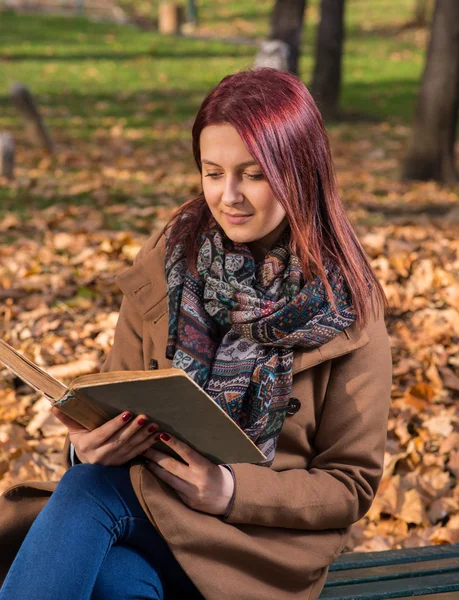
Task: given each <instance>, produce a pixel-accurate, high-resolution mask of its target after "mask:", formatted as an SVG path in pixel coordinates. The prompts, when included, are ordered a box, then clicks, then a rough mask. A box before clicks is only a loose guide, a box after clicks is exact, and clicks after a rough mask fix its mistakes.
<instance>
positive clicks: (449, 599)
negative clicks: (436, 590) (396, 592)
mask: <svg viewBox="0 0 459 600" xmlns="http://www.w3.org/2000/svg"><path fill="white" fill-rule="evenodd" d="M458 597H459V595H458V593H457V592H444V593H443V594H429V595H427V596H425V595H424V594H423V595H422V596H416V600H457V599H458ZM409 598H413V596H403V597H402V598H400V599H398V600H408V599H409Z"/></svg>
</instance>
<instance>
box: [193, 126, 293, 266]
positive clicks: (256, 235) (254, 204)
mask: <svg viewBox="0 0 459 600" xmlns="http://www.w3.org/2000/svg"><path fill="white" fill-rule="evenodd" d="M200 150H201V162H202V188H203V191H204V196H205V199H206V202H207V204H208V205H209V209H210V211H211V213H212V215H213V216H214V218H215V220H216V221H217V223H218V224H219V225H220V226H221V227H222V229H223V231H224V232H225V233H226V235H227V236H228V237H229V238H230V239H231V240H233V242H238V243H244V244H248V245H249V247H250V249H251V251H252V254H253V255H254V257H255V260H261V259H262V258H263V257H264V255H265V254H266V252H267V251H268V250H269V248H271V246H272V245H273V243H274V242H275V241H276V240H277V239H278V238H279V236H280V234H281V233H282V231H283V230H284V229H285V227H286V225H287V217H286V213H285V210H284V209H283V208H282V206H281V205H280V204H279V202H278V201H277V200H276V198H275V197H274V194H273V192H272V190H271V188H270V186H269V184H268V182H267V181H266V179H265V178H264V176H263V173H262V171H261V169H260V167H259V166H258V164H257V163H256V162H255V161H254V159H253V157H252V155H251V154H250V153H249V151H248V150H247V148H246V147H245V145H244V142H243V141H242V139H241V137H240V135H239V134H238V132H237V131H236V129H235V128H234V127H233V126H232V125H229V124H224V125H209V126H207V127H205V128H204V129H203V130H202V132H201V137H200Z"/></svg>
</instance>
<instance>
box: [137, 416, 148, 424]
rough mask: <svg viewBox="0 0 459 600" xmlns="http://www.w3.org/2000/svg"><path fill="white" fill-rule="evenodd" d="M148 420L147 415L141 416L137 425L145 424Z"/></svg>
mask: <svg viewBox="0 0 459 600" xmlns="http://www.w3.org/2000/svg"><path fill="white" fill-rule="evenodd" d="M146 422H147V420H146V418H145V417H140V419H139V420H138V421H137V425H143V424H144V423H146Z"/></svg>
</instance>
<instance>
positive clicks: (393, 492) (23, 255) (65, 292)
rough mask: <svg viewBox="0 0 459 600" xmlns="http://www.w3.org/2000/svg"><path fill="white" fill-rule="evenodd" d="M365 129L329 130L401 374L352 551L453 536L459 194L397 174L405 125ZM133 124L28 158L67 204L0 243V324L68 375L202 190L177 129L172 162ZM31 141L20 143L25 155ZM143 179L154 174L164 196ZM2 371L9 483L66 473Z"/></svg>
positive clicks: (37, 408) (2, 438)
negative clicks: (129, 275)
mask: <svg viewBox="0 0 459 600" xmlns="http://www.w3.org/2000/svg"><path fill="white" fill-rule="evenodd" d="M359 127H360V126H359V125H356V126H354V125H353V126H352V130H351V129H350V127H349V126H347V125H343V126H341V127H337V128H336V129H334V130H333V131H332V132H331V137H332V144H333V148H334V153H335V157H336V163H337V167H338V172H339V181H340V186H341V191H342V194H343V198H344V200H345V202H346V206H347V209H348V213H349V215H350V217H351V219H352V221H353V224H354V226H355V228H356V230H357V233H358V236H359V238H360V240H361V241H362V244H363V246H364V248H365V250H366V251H367V253H368V255H369V256H370V259H371V262H372V266H373V268H374V270H375V271H376V273H377V275H378V277H379V279H380V281H381V283H382V285H383V287H384V289H385V292H386V294H387V296H388V299H389V302H390V307H391V309H390V313H389V314H388V315H387V319H386V322H387V327H388V332H389V336H390V341H391V347H392V352H393V376H394V377H393V389H392V402H391V410H390V415H389V423H388V432H387V446H386V454H385V460H384V474H383V478H382V480H381V484H380V487H379V490H378V493H377V495H376V498H375V500H374V502H373V505H372V507H371V508H370V510H369V511H368V513H367V514H366V515H365V516H364V517H363V518H362V519H361V520H360V521H359V522H357V523H355V524H354V525H353V527H352V530H351V538H350V541H349V543H348V549H349V550H361V551H375V550H387V549H390V548H400V547H406V548H410V547H417V546H424V545H431V544H443V543H454V542H456V541H459V485H458V477H459V410H458V405H457V404H458V403H457V400H458V398H459V241H458V240H459V219H458V218H457V216H455V215H456V214H457V207H458V194H457V191H456V190H448V189H445V188H442V187H440V186H438V185H436V184H433V183H427V184H420V183H412V184H405V183H401V182H399V181H397V180H396V178H394V176H393V164H395V163H396V162H397V160H398V153H399V152H401V150H402V149H403V143H404V141H406V136H407V135H408V133H409V129H408V128H406V127H405V126H402V125H393V126H388V125H387V124H380V125H366V126H365V129H359ZM166 129H167V128H165V129H164V133H166ZM354 129H355V131H354ZM134 133H135V132H134V130H130V131H129V128H128V127H126V124H125V123H123V122H122V120H116V119H115V120H112V121H111V122H110V124H108V123H107V130H101V131H100V134H98V135H96V136H95V137H94V138H93V139H92V140H91V143H90V144H88V145H87V146H86V147H85V152H83V153H78V152H77V151H76V150H75V148H72V149H71V150H70V149H68V148H66V147H65V140H63V139H61V140H60V143H61V144H62V146H63V151H62V152H61V153H60V154H59V157H58V158H57V163H51V162H50V161H49V160H48V159H46V160H45V159H42V162H40V161H38V160H37V157H36V156H35V155H33V156H34V157H35V158H34V160H35V162H34V164H35V165H37V166H36V168H35V173H34V174H33V176H34V177H35V180H34V181H35V183H34V184H33V185H31V180H30V178H31V177H32V176H31V174H30V171H28V172H27V173H26V172H25V170H24V171H22V172H21V170H19V179H18V181H16V182H13V183H11V184H8V185H11V186H12V188H14V189H17V190H20V189H24V186H25V187H26V189H27V190H28V193H30V194H32V195H33V194H35V195H37V196H40V197H47V195H48V197H49V198H54V199H56V200H55V202H54V203H53V204H52V205H51V206H48V207H45V208H41V209H36V210H35V209H34V210H30V211H27V210H26V211H25V212H24V213H22V214H20V213H19V212H18V213H17V214H16V212H14V211H13V210H12V209H11V210H9V211H8V212H7V213H6V214H4V216H3V218H2V219H0V233H1V235H2V236H4V237H5V240H6V239H7V240H8V241H7V242H4V243H3V244H2V245H1V246H0V298H2V303H1V304H0V328H1V331H0V335H1V336H2V337H4V338H5V339H6V340H7V341H8V342H10V343H11V344H12V345H13V346H15V347H16V348H18V349H20V350H21V351H22V352H23V353H24V354H25V355H26V356H28V357H30V358H31V359H32V360H34V361H35V362H36V363H37V364H39V365H40V366H42V367H43V368H45V369H46V370H48V371H49V372H50V373H51V374H53V375H54V376H56V377H57V378H58V379H62V380H63V381H64V382H65V383H69V382H70V380H71V379H73V378H74V377H76V376H78V375H80V374H83V373H91V372H96V371H98V369H99V368H100V366H101V364H102V362H103V360H104V357H105V356H106V353H107V351H108V350H109V348H110V346H111V344H112V341H113V334H114V328H115V325H116V320H117V316H118V310H119V304H120V300H121V292H120V291H119V289H118V287H117V286H116V284H115V281H114V277H115V276H116V275H117V274H118V273H121V272H122V271H123V270H124V269H125V268H126V267H127V266H129V265H130V264H131V263H132V260H133V259H134V257H135V256H136V254H137V252H138V251H139V249H140V247H141V245H142V244H143V243H144V242H145V240H146V239H147V237H148V235H150V233H152V232H153V231H154V230H156V229H159V228H160V227H162V225H163V224H164V223H165V221H166V220H167V218H168V215H169V214H170V211H171V209H172V208H173V207H174V206H175V204H176V201H179V200H182V199H184V198H187V197H191V196H192V195H193V194H195V193H196V191H198V190H199V176H198V175H197V174H196V172H195V171H194V170H193V168H192V167H191V162H190V161H189V156H188V154H187V153H188V152H189V149H187V148H186V147H185V146H183V145H181V142H179V141H178V140H176V141H175V146H174V150H173V152H172V154H173V155H174V161H171V159H170V155H169V154H167V153H165V154H164V156H162V155H161V154H158V155H154V156H153V155H151V152H148V151H147V147H140V148H137V147H134V146H133V145H132V144H133V142H132V139H133V138H135V135H134ZM169 133H171V135H172V134H174V133H175V134H176V135H177V131H175V132H174V131H170V132H169ZM158 135H162V132H159V133H158ZM379 148H381V149H382V150H383V154H382V155H381V152H380V151H378V152H376V150H378V149H379ZM34 152H36V151H34ZM31 153H32V150H28V149H26V148H25V147H22V148H20V153H19V158H20V160H19V162H21V161H22V163H24V162H27V160H29V159H30V157H31V156H32V154H31ZM116 153H117V154H116ZM174 153H175V154H174ZM391 165H392V166H391ZM27 182H28V183H27ZM116 182H119V183H120V184H122V186H123V188H122V191H123V196H122V197H121V198H119V199H118V200H116V199H113V195H111V194H112V191H111V186H113V185H114V184H115V183H116ZM29 184H30V185H31V187H27V186H28V185H29ZM145 184H146V185H147V186H154V189H155V194H156V193H158V194H159V196H160V197H161V199H162V202H163V203H162V205H158V204H157V202H156V200H157V198H158V196H156V195H155V196H154V197H153V195H152V194H151V193H146V191H145V187H144V186H145ZM15 186H16V188H15ZM177 190H179V193H177V194H176V191H177ZM81 194H88V195H90V197H91V204H87V203H81V204H78V202H77V200H76V199H77V198H78V197H79V195H81ZM131 196H132V198H131ZM62 198H67V200H66V203H64V202H62V201H61V199H62ZM68 198H70V199H71V202H72V203H69V201H68ZM127 198H129V200H127ZM420 207H421V208H420ZM455 211H456V212H455ZM6 236H8V237H6ZM0 373H1V377H2V379H1V380H0V492H1V491H3V490H4V489H6V488H7V487H9V486H10V485H13V484H16V483H18V482H20V481H25V480H40V481H46V480H53V479H54V480H58V479H59V478H60V477H61V476H62V474H63V472H64V466H63V463H62V456H61V450H62V447H63V443H64V437H65V436H64V434H65V431H66V429H65V427H64V426H63V425H62V423H61V422H60V421H58V420H57V419H55V417H54V416H53V415H52V414H51V413H50V412H49V402H48V401H47V400H45V399H43V398H40V396H39V395H38V394H36V393H34V392H33V391H32V390H30V388H28V387H27V386H23V385H20V383H19V382H18V380H17V379H14V378H13V377H11V375H10V374H9V373H8V372H7V371H6V370H3V371H1V372H0Z"/></svg>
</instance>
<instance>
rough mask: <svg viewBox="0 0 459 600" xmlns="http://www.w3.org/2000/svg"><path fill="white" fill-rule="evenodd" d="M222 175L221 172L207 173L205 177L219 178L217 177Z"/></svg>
mask: <svg viewBox="0 0 459 600" xmlns="http://www.w3.org/2000/svg"><path fill="white" fill-rule="evenodd" d="M220 175H221V173H207V175H204V177H210V178H211V179H217V177H219V176H220Z"/></svg>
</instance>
